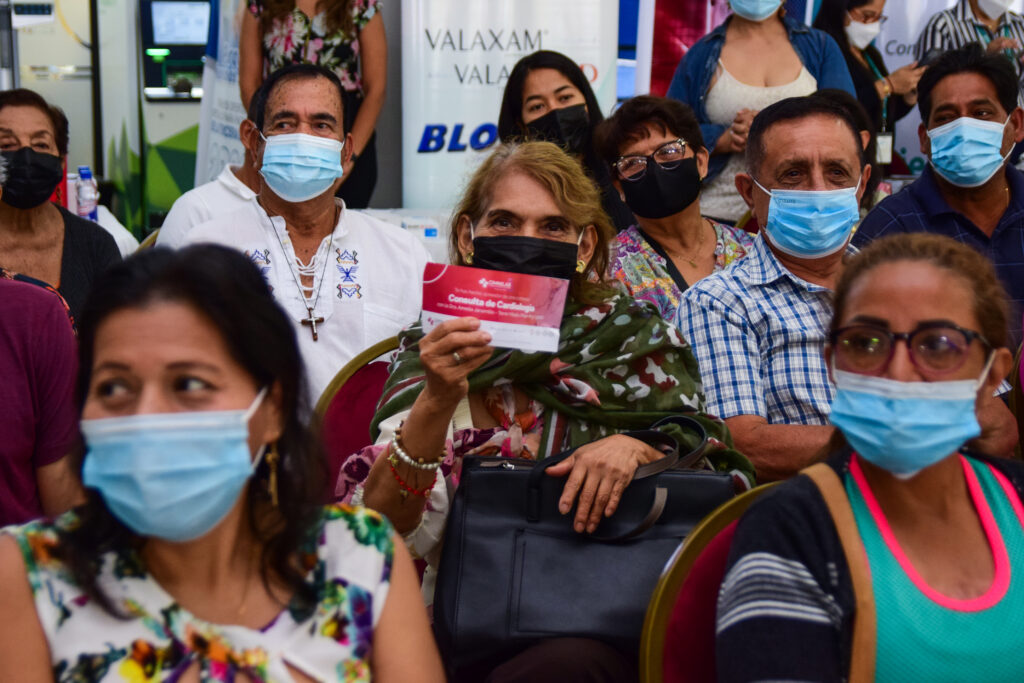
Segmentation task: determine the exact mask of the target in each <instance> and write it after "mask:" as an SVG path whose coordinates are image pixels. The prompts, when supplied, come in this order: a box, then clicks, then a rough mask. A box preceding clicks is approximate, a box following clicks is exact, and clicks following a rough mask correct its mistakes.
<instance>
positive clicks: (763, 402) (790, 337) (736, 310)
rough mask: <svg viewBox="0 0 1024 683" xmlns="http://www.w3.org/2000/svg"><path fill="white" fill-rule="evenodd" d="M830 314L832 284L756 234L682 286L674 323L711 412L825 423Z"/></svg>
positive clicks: (829, 393) (786, 421)
mask: <svg viewBox="0 0 1024 683" xmlns="http://www.w3.org/2000/svg"><path fill="white" fill-rule="evenodd" d="M849 249H850V250H851V251H854V252H855V251H856V250H854V249H852V248H849ZM831 318H832V291H831V290H829V289H827V288H825V287H821V286H819V285H815V284H811V283H810V282H806V281H805V280H801V279H800V278H798V277H797V276H795V275H793V273H791V272H790V271H788V270H787V269H786V268H785V267H784V266H783V265H782V264H781V263H779V261H778V259H777V258H776V257H775V254H773V253H772V251H771V249H769V248H768V245H767V244H765V241H764V237H762V236H758V237H757V239H755V240H754V245H753V247H752V248H751V250H750V251H748V252H747V256H746V257H745V258H743V259H740V260H739V261H736V262H735V263H733V264H732V265H731V266H730V267H728V268H726V269H725V270H722V271H719V272H717V273H713V274H712V275H710V276H708V277H706V278H704V279H703V280H699V281H698V282H696V283H694V284H693V286H691V287H690V288H689V289H688V290H686V292H685V293H684V295H683V300H682V302H681V303H680V304H679V311H678V313H677V315H676V325H677V326H678V327H679V330H680V331H681V332H682V334H683V336H684V337H685V338H686V340H687V341H688V342H690V346H691V347H692V348H693V352H694V353H695V354H696V356H697V363H698V364H699V365H700V376H701V380H702V382H703V384H704V393H705V395H706V398H707V410H708V412H709V413H711V414H714V415H718V416H719V417H721V418H730V417H735V416H737V415H760V416H761V417H763V418H765V419H766V420H767V421H768V423H769V424H806V425H823V424H828V415H829V404H830V403H831V401H832V395H833V393H834V389H833V387H832V383H831V382H830V381H829V378H828V367H827V366H826V365H825V356H824V348H825V339H826V337H827V336H828V325H829V321H830V320H831Z"/></svg>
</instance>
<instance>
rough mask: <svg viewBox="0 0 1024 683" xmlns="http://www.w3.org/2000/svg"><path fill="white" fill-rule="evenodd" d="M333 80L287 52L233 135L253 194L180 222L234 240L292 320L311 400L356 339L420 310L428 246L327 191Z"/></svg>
mask: <svg viewBox="0 0 1024 683" xmlns="http://www.w3.org/2000/svg"><path fill="white" fill-rule="evenodd" d="M342 107H343V105H342V88H341V83H340V82H339V81H338V78H337V76H335V75H334V74H333V73H332V72H331V71H329V70H327V69H324V68H322V67H319V66H315V65H311V64H296V65H293V66H288V67H285V68H283V69H280V70H279V71H276V72H274V73H272V74H271V75H270V76H269V77H268V78H267V79H266V80H265V81H264V82H263V84H262V85H261V86H260V89H259V90H258V91H257V92H256V94H255V95H253V98H252V103H251V104H250V109H249V113H250V119H252V120H251V122H247V123H251V124H252V125H243V126H242V128H241V130H242V131H243V132H244V135H243V139H242V143H243V144H244V145H245V146H246V150H247V152H248V153H249V154H250V155H251V156H252V158H253V159H254V160H255V168H256V170H257V171H258V179H259V184H260V186H259V191H258V193H257V195H256V201H250V202H246V203H245V204H244V205H242V206H241V207H239V208H238V209H236V210H234V211H231V212H228V213H224V214H220V215H217V216H215V217H214V218H212V219H211V220H209V221H208V222H206V223H202V224H200V225H198V226H196V227H195V228H193V229H192V230H191V231H189V232H188V234H187V236H186V238H185V242H186V243H198V242H214V243H219V244H224V245H227V246H231V247H234V248H236V249H239V250H241V251H244V252H245V253H246V254H247V255H248V256H249V258H250V259H251V260H252V261H253V263H255V264H256V265H257V266H259V268H260V269H261V270H262V272H263V276H264V278H266V280H267V283H268V284H269V285H270V287H271V289H272V290H273V293H274V296H275V298H276V299H277V301H278V303H279V304H280V305H281V307H282V308H284V310H285V312H287V314H288V316H289V318H290V319H291V320H292V323H293V325H294V327H295V334H296V336H297V338H298V342H299V349H300V351H301V352H302V356H303V361H304V363H305V365H306V371H307V373H308V376H309V386H310V391H311V395H310V396H309V399H310V402H311V404H315V403H316V401H317V399H318V398H319V396H320V394H321V393H322V392H323V390H324V389H325V388H326V387H327V385H328V384H329V383H330V381H331V379H333V377H334V375H335V374H336V373H337V372H338V370H340V369H341V367H342V366H344V365H345V364H346V363H347V362H348V361H349V360H351V359H352V358H354V357H355V356H356V355H357V354H358V353H360V352H361V351H362V350H364V349H366V348H368V347H370V346H371V345H373V344H375V343H376V342H379V341H381V340H383V339H386V338H388V337H391V336H393V335H395V334H397V333H398V332H399V330H401V329H402V328H403V327H404V326H405V325H407V324H409V323H411V322H413V321H415V320H416V319H417V318H418V317H419V310H420V300H421V283H422V277H423V267H424V265H425V264H426V262H427V260H428V255H427V252H426V249H425V248H424V247H423V245H422V244H421V243H420V242H419V241H418V240H417V239H416V238H415V237H414V236H413V235H411V234H409V233H407V232H406V231H404V230H402V229H401V228H398V227H395V226H392V225H390V224H387V223H384V222H382V221H380V220H377V219H374V218H371V217H370V216H367V215H365V214H363V213H359V212H355V211H352V210H348V209H346V208H345V204H344V202H343V201H341V200H340V199H336V198H335V196H334V193H335V191H336V190H337V189H338V186H339V185H340V184H341V177H342V174H343V173H344V171H343V165H344V163H345V162H346V161H347V160H348V158H349V156H350V155H351V149H352V142H351V136H350V135H349V134H348V132H347V131H345V130H344V125H343V121H344V116H343V110H342Z"/></svg>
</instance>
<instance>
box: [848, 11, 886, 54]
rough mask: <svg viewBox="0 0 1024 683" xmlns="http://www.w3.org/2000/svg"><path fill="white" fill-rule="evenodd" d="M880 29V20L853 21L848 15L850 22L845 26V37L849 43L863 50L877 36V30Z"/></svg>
mask: <svg viewBox="0 0 1024 683" xmlns="http://www.w3.org/2000/svg"><path fill="white" fill-rule="evenodd" d="M881 30H882V22H880V21H875V22H872V23H870V24H865V23H864V22H862V21H854V19H853V17H850V23H849V24H848V25H847V26H846V39H847V40H849V41H850V45H853V46H854V47H855V48H857V49H858V50H863V49H864V48H866V47H867V46H868V45H870V44H871V41H872V40H874V39H875V38H876V37H878V32H879V31H881Z"/></svg>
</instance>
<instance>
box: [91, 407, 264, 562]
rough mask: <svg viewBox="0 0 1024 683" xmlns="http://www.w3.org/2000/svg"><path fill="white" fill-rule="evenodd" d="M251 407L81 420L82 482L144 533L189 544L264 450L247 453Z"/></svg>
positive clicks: (229, 501) (223, 510) (233, 495)
mask: <svg viewBox="0 0 1024 683" xmlns="http://www.w3.org/2000/svg"><path fill="white" fill-rule="evenodd" d="M265 394H266V389H264V390H262V391H260V393H259V395H258V396H256V398H255V400H254V401H253V402H252V405H251V406H249V409H248V410H222V411H205V412H204V411H198V412H181V413H163V414H159V415H128V416H125V417H111V418H105V419H98V420H82V434H83V436H84V437H85V443H86V445H87V446H88V452H87V453H86V456H85V464H84V465H83V467H82V481H83V483H84V484H85V485H86V486H87V487H89V488H94V489H96V490H98V491H99V493H100V495H101V496H103V500H104V502H105V503H106V504H107V507H108V508H109V509H110V511H111V513H113V515H114V516H115V517H117V518H118V519H119V520H121V522H122V523H123V524H124V525H125V526H127V527H128V528H129V529H131V530H132V531H134V532H135V533H137V534H139V535H141V536H152V537H155V538H162V539H164V540H167V541H175V542H183V541H191V540H194V539H196V538H199V537H200V536H203V535H205V534H206V533H208V532H209V531H210V530H211V529H213V528H214V527H215V526H217V524H218V523H219V522H220V521H221V520H222V519H224V517H225V516H226V515H227V514H228V512H229V511H230V510H231V508H232V507H234V505H235V503H236V502H237V501H238V497H239V496H240V495H241V493H242V487H244V486H245V484H246V482H247V481H248V480H249V477H250V476H251V475H252V473H253V471H255V469H256V465H257V464H258V463H259V460H260V458H261V457H262V455H263V452H262V449H261V451H260V453H259V455H258V456H257V457H256V459H255V460H253V459H252V457H251V455H250V453H249V426H248V424H249V418H250V417H252V415H253V413H255V412H256V409H257V408H258V407H259V405H260V402H261V401H262V400H263V397H264V395H265Z"/></svg>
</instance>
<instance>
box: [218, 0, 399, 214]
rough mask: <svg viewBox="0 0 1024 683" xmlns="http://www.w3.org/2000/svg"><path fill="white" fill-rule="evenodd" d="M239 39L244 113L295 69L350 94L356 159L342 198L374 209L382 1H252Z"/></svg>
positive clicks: (383, 56) (348, 117)
mask: <svg viewBox="0 0 1024 683" xmlns="http://www.w3.org/2000/svg"><path fill="white" fill-rule="evenodd" d="M248 3H249V11H248V12H246V13H245V14H244V16H243V18H242V27H241V33H240V35H239V39H238V43H239V44H238V87H239V90H240V91H241V95H242V106H243V107H245V108H246V110H248V109H249V104H250V100H251V99H252V96H253V94H254V93H255V92H256V90H257V89H258V88H259V86H260V83H262V82H263V79H265V78H266V77H267V76H269V75H270V74H271V73H273V72H275V71H277V70H278V69H280V68H282V67H285V66H288V65H289V64H303V63H305V64H317V65H319V66H322V67H324V68H326V69H330V70H331V71H333V72H334V73H335V75H337V76H338V78H339V79H340V80H341V84H342V87H343V88H344V90H345V98H344V110H345V121H344V126H345V130H347V131H350V132H351V134H352V142H351V143H350V144H351V145H352V156H351V158H349V159H348V160H347V161H346V162H345V166H344V169H345V174H344V176H343V178H344V181H343V184H342V186H341V187H340V188H339V189H338V196H339V197H341V198H342V199H344V200H345V205H346V206H347V207H348V208H350V209H364V208H366V207H367V206H369V204H370V197H371V196H372V195H373V188H374V187H375V186H376V184H377V147H376V134H375V132H374V129H375V128H376V126H377V117H378V116H380V110H381V107H383V106H384V95H385V92H386V90H387V57H388V49H387V39H386V37H385V35H384V18H383V17H382V16H381V15H380V12H381V3H380V0H248Z"/></svg>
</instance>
